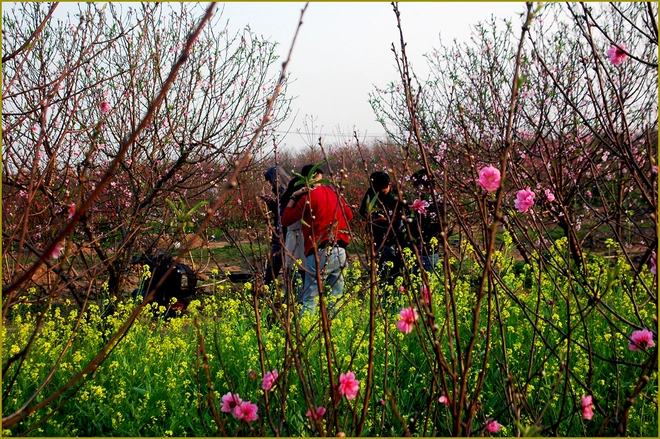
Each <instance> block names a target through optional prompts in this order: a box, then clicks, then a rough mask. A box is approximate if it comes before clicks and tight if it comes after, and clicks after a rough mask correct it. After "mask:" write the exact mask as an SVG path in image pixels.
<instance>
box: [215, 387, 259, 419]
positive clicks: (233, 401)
mask: <svg viewBox="0 0 660 439" xmlns="http://www.w3.org/2000/svg"><path fill="white" fill-rule="evenodd" d="M257 410H259V407H257V405H256V404H252V403H251V402H250V401H243V400H242V399H241V397H240V396H238V393H236V394H233V393H231V392H228V393H227V394H226V395H224V396H223V397H222V407H221V408H220V411H221V412H224V413H231V414H232V415H233V416H234V417H235V418H236V419H239V420H241V421H245V422H252V421H256V420H257V419H259V415H257Z"/></svg>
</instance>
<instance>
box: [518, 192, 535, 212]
mask: <svg viewBox="0 0 660 439" xmlns="http://www.w3.org/2000/svg"><path fill="white" fill-rule="evenodd" d="M534 197H536V194H534V192H532V191H531V190H530V189H529V188H527V189H521V190H519V191H518V192H517V193H516V201H515V203H514V206H515V207H516V209H518V212H520V213H525V212H527V211H528V210H529V208H530V207H532V206H533V205H534Z"/></svg>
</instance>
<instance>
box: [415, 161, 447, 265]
mask: <svg viewBox="0 0 660 439" xmlns="http://www.w3.org/2000/svg"><path fill="white" fill-rule="evenodd" d="M412 183H413V186H414V187H415V191H416V193H415V196H416V199H415V200H414V201H413V203H412V204H411V205H409V206H408V208H409V209H410V211H411V213H412V214H413V222H412V224H411V227H410V231H411V233H412V238H413V241H414V242H415V244H416V245H417V247H418V248H419V251H420V253H421V256H422V265H423V266H424V269H425V270H426V271H429V272H431V271H433V269H434V267H435V266H436V264H437V263H438V261H439V256H438V248H439V245H440V244H439V243H440V233H441V232H442V230H443V218H442V217H443V215H444V203H442V200H441V199H440V198H439V196H438V195H437V194H436V200H437V202H438V209H436V207H435V204H434V201H433V190H434V188H433V184H432V183H431V179H430V178H429V175H428V173H427V172H426V170H425V169H420V170H418V171H416V172H415V173H414V174H413V175H412ZM433 238H435V241H436V242H435V243H434V245H432V240H433Z"/></svg>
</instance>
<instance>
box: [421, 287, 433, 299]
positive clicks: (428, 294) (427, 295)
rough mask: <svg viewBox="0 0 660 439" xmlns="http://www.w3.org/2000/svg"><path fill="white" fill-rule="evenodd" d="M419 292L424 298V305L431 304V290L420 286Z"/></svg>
mask: <svg viewBox="0 0 660 439" xmlns="http://www.w3.org/2000/svg"><path fill="white" fill-rule="evenodd" d="M419 292H420V293H422V295H423V296H424V300H425V301H426V303H431V290H430V289H429V287H427V286H426V285H422V288H420V290H419Z"/></svg>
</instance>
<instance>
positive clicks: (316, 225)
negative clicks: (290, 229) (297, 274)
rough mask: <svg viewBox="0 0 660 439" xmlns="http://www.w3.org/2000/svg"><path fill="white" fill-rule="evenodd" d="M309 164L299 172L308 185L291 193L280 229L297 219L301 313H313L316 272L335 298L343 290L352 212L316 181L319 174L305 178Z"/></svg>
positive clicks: (316, 296) (315, 296)
mask: <svg viewBox="0 0 660 439" xmlns="http://www.w3.org/2000/svg"><path fill="white" fill-rule="evenodd" d="M312 169H313V165H305V166H304V167H303V169H302V171H301V174H302V175H303V176H309V177H310V179H309V181H310V185H309V187H307V186H305V187H302V188H301V189H298V190H297V191H295V192H294V193H293V194H292V196H291V198H290V199H289V202H288V204H287V206H286V209H284V213H283V214H282V226H288V225H290V224H293V223H295V222H296V221H298V220H301V219H302V221H301V223H302V232H303V237H304V247H305V268H306V270H307V274H306V275H305V283H304V285H303V294H302V305H303V306H302V310H301V312H300V316H301V317H302V316H303V314H305V313H306V312H308V313H310V314H314V311H315V310H316V302H317V299H318V295H319V286H318V283H317V279H316V274H317V272H319V271H320V273H321V279H322V280H323V283H324V285H327V286H328V287H329V288H330V289H331V294H332V296H334V297H335V298H338V296H339V295H341V293H342V292H343V290H344V274H343V269H344V267H345V266H346V247H347V246H348V244H349V242H350V235H349V233H348V222H349V221H350V220H351V219H352V218H353V212H352V211H351V209H350V207H349V206H348V204H347V203H346V201H345V200H344V199H343V198H342V197H341V196H340V195H338V194H337V192H335V190H334V189H333V188H332V187H330V186H326V185H319V184H318V183H315V182H317V181H318V180H320V179H321V178H322V174H323V173H322V171H320V170H316V172H315V175H313V176H312V175H309V174H310V173H311V171H312ZM315 250H316V251H317V252H318V258H319V265H318V267H317V265H316V257H315V254H314V252H315Z"/></svg>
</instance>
